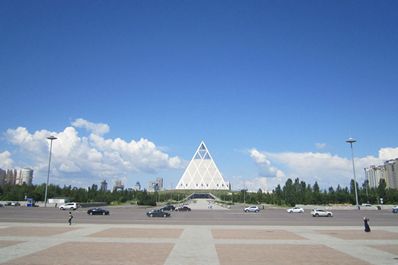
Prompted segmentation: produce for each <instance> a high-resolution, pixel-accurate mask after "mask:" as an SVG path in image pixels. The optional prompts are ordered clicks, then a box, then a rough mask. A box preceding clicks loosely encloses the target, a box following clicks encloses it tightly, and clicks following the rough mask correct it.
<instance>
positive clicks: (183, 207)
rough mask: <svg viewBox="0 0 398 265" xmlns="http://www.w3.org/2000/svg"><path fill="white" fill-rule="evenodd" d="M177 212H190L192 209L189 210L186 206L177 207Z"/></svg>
mask: <svg viewBox="0 0 398 265" xmlns="http://www.w3.org/2000/svg"><path fill="white" fill-rule="evenodd" d="M175 211H178V212H190V211H191V208H189V207H188V206H186V205H184V206H180V207H177V208H176V209H175Z"/></svg>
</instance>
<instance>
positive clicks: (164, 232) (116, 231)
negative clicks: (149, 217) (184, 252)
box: [90, 228, 183, 238]
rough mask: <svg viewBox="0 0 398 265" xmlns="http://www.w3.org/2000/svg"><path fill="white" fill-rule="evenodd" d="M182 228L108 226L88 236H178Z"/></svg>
mask: <svg viewBox="0 0 398 265" xmlns="http://www.w3.org/2000/svg"><path fill="white" fill-rule="evenodd" d="M182 231H183V229H173V228H170V229H157V228H154V229H152V228H151V229H139V228H110V229H106V230H104V231H101V232H98V233H95V234H92V235H90V237H120V238H179V237H180V236H181V233H182Z"/></svg>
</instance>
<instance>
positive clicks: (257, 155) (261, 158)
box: [249, 148, 285, 178]
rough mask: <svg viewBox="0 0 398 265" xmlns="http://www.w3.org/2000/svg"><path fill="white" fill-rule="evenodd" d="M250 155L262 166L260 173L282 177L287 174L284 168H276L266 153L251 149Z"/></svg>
mask: <svg viewBox="0 0 398 265" xmlns="http://www.w3.org/2000/svg"><path fill="white" fill-rule="evenodd" d="M249 152H250V157H251V158H252V159H253V160H254V161H255V162H256V164H257V165H259V166H260V168H261V171H260V175H261V176H264V177H267V178H275V177H276V178H282V177H284V176H285V173H283V171H282V170H280V169H278V168H276V167H275V166H273V165H272V164H271V161H270V160H269V159H268V158H267V155H266V154H265V153H262V152H259V151H258V150H256V149H254V148H253V149H251V150H250V151H249Z"/></svg>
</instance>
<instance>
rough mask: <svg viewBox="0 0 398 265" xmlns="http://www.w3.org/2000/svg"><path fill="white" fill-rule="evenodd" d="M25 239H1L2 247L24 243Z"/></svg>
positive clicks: (0, 246)
mask: <svg viewBox="0 0 398 265" xmlns="http://www.w3.org/2000/svg"><path fill="white" fill-rule="evenodd" d="M23 242H24V241H15V240H0V248H4V247H9V246H13V245H16V244H19V243H23Z"/></svg>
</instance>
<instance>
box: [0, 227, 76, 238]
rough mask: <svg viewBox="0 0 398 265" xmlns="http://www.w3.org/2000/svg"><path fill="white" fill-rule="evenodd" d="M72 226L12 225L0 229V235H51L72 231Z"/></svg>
mask: <svg viewBox="0 0 398 265" xmlns="http://www.w3.org/2000/svg"><path fill="white" fill-rule="evenodd" d="M75 229H77V228H72V227H42V226H41V227H38V226H12V227H6V228H2V229H0V236H53V235H57V234H62V233H65V232H70V231H73V230H75Z"/></svg>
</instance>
